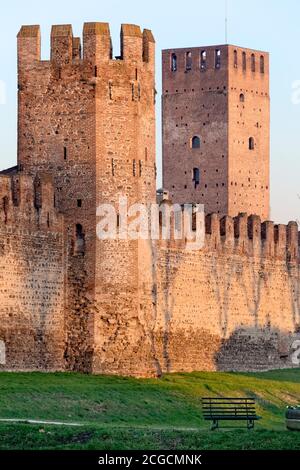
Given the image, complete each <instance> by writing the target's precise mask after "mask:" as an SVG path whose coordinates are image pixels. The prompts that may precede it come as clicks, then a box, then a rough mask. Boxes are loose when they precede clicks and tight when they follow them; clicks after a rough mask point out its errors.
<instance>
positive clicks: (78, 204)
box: [77, 199, 82, 207]
mask: <svg viewBox="0 0 300 470" xmlns="http://www.w3.org/2000/svg"><path fill="white" fill-rule="evenodd" d="M77 207H82V200H81V199H77Z"/></svg>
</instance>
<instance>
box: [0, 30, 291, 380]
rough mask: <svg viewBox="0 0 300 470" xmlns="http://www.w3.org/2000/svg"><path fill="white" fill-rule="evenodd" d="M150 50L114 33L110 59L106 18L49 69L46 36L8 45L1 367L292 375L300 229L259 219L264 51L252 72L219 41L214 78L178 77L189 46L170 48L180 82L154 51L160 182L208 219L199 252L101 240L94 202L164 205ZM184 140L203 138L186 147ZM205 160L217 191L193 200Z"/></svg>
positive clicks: (178, 244) (263, 188)
mask: <svg viewBox="0 0 300 470" xmlns="http://www.w3.org/2000/svg"><path fill="white" fill-rule="evenodd" d="M154 48H155V43H154V38H153V36H152V33H151V31H149V30H144V31H143V32H142V31H141V30H140V28H139V27H138V26H135V25H122V28H121V56H120V57H117V58H113V52H112V44H111V38H110V32H109V25H108V24H107V23H85V25H84V28H83V44H82V48H81V38H74V37H73V33H72V27H71V25H59V26H53V27H52V32H51V58H50V60H49V61H42V60H41V56H40V29H39V26H23V27H22V28H21V30H20V32H19V34H18V90H19V91H18V165H17V167H15V168H13V169H8V170H6V171H4V172H2V175H0V192H1V194H0V196H1V201H2V202H1V207H0V212H1V222H0V233H1V244H0V269H1V271H0V273H1V274H0V275H1V290H0V299H1V302H0V319H1V322H0V323H1V327H0V369H2V370H4V369H5V370H75V371H84V372H92V373H112V374H121V375H135V376H159V375H161V374H162V373H163V372H166V371H191V370H217V369H220V370H230V369H234V370H258V369H259V370H260V369H271V368H274V367H286V366H290V365H291V346H292V342H293V340H294V339H295V338H297V334H298V332H299V331H300V316H299V254H298V227H297V225H296V224H295V223H291V224H289V225H288V226H281V225H279V226H275V227H274V224H272V222H264V223H262V222H261V220H262V221H264V220H266V219H267V218H268V215H269V199H268V198H269V182H268V179H269V95H268V90H269V88H268V87H269V85H268V74H269V69H268V55H267V54H266V53H263V55H264V60H265V62H264V67H265V68H264V73H261V72H260V70H259V69H257V70H256V72H255V73H254V72H251V51H247V57H248V59H247V60H248V63H247V71H242V70H241V69H240V65H239V64H240V61H241V57H242V53H243V51H244V50H243V49H241V48H234V47H233V46H222V47H221V46H220V51H221V60H222V62H221V66H220V68H219V69H218V71H216V70H214V69H213V68H214V67H213V66H214V64H213V63H212V60H213V59H212V57H214V56H213V53H215V50H216V48H206V49H207V65H206V66H207V70H206V71H205V72H201V71H199V70H198V71H196V70H194V69H191V70H189V71H188V73H186V74H184V72H183V71H182V70H181V69H182V67H185V66H186V65H185V62H184V58H185V57H186V53H187V52H190V51H191V52H192V54H193V55H192V57H194V56H195V55H196V54H198V53H199V49H198V48H197V49H196V48H194V49H191V50H184V51H182V50H177V56H178V57H177V60H178V62H177V64H178V70H177V72H176V73H177V75H176V77H177V78H176V79H175V78H174V75H172V74H173V73H174V72H172V73H171V72H170V71H169V69H168V70H167V68H168V67H170V53H172V51H165V52H164V53H163V67H164V92H163V109H164V119H163V122H164V181H165V184H166V186H167V188H168V186H169V185H171V186H170V187H169V188H168V189H170V192H171V195H172V197H173V199H174V200H175V202H204V203H205V207H206V212H211V211H214V212H216V213H215V214H213V215H207V216H206V223H205V231H206V235H205V244H204V247H203V248H202V249H201V250H196V251H188V250H186V249H185V241H184V240H181V241H174V240H173V241H170V242H154V241H153V242H150V241H146V240H131V241H128V240H101V239H99V238H98V237H97V223H98V222H99V217H98V216H97V208H98V206H99V204H100V203H112V204H114V205H115V207H117V204H118V200H119V197H120V196H126V197H127V198H128V204H129V205H130V204H133V203H137V202H145V203H154V202H155V200H156V195H155V175H156V168H155V94H156V91H155V81H154V77H155V73H154V72H155V71H154V59H155V50H154ZM235 51H237V57H238V67H234V61H235ZM257 54H258V53H257ZM257 57H258V55H257ZM193 64H194V62H193ZM232 64H233V66H232V67H231V65H232ZM258 64H259V62H257V64H256V67H258V66H259V65H258ZM166 67H167V68H166ZM249 67H250V68H249ZM198 74H203V77H204V75H205V76H206V81H205V86H204V85H203V88H204V90H202V86H201V83H198V81H199V77H198ZM171 75H172V76H171ZM176 80H178V90H179V91H176V90H177V88H176V87H177V82H176ZM175 82H176V83H175ZM166 84H168V89H167V88H166ZM199 87H200V88H199ZM182 88H183V90H182ZM241 90H242V91H243V94H244V95H245V96H244V102H243V103H244V104H242V102H241V101H240V94H241ZM199 103H202V104H204V108H203V109H202V108H201V109H200V108H199ZM244 105H245V108H244V107H243V106H244ZM186 106H188V107H187V108H186ZM237 106H238V107H237ZM241 106H242V107H241ZM240 107H241V108H240ZM176 108H178V109H176ZM208 108H209V109H208ZM259 109H261V111H258V110H259ZM258 112H259V113H261V114H260V115H259V116H260V119H259V126H258V127H257V126H256V123H257V119H258V118H257V115H258V114H257V113H258ZM203 113H204V114H203ZM240 113H242V117H241V119H242V120H241V125H238V124H235V121H237V120H239V119H240ZM208 114H209V115H210V117H209V118H208ZM181 117H182V119H181ZM177 122H179V123H180V126H178V128H177V127H176V123H177ZM199 122H200V123H202V125H203V124H204V123H205V126H203V128H202V127H201V132H200V130H199ZM243 123H244V124H243ZM204 127H205V132H204V130H203V129H204ZM192 134H195V135H198V134H200V137H201V146H200V149H193V151H191V149H190V148H189V145H187V144H185V143H186V142H187V143H189V142H190V141H189V138H190V137H191V136H192ZM248 135H249V136H250V135H251V136H252V135H253V138H254V144H255V146H254V150H253V151H250V150H248V149H246V146H247V143H248V142H247V141H246V138H248V137H247V136H248ZM204 140H205V143H204ZM173 144H174V147H175V148H174V149H173ZM202 145H203V149H202ZM204 146H205V149H206V150H205V151H204ZM194 150H195V151H196V152H195V153H193V152H194ZM198 150H199V151H200V153H201V152H202V150H203V154H202V155H201V158H198V157H199V155H198V153H199V152H198ZM246 150H247V151H246ZM197 152H198V153H197ZM196 154H197V155H198V156H197V155H196ZM175 156H176V158H175ZM251 158H252V160H250V159H251ZM198 160H199V162H200V163H201V172H202V173H201V174H202V175H204V174H206V176H204V177H203V178H204V180H203V183H204V184H208V183H209V184H208V188H207V192H205V193H204V194H205V196H204V197H202V196H201V197H200V198H198V195H199V194H202V192H201V191H202V189H200V192H199V191H198V189H199V188H198V187H197V188H194V189H193V185H190V186H188V184H189V182H188V179H189V178H190V174H191V171H192V169H193V167H194V166H195V165H196V164H197V165H198V163H197V162H198ZM253 161H255V162H256V165H253ZM200 163H199V165H200ZM216 169H218V172H216ZM254 169H256V170H255V172H254ZM185 171H186V173H187V175H186V179H187V181H186V185H187V188H186V189H187V190H186V191H185V190H184V189H183V188H184V184H185V176H184V172H185ZM205 171H206V173H204V172H205ZM249 171H250V172H251V174H250V173H249ZM253 172H254V173H253ZM188 174H189V176H188ZM205 178H207V183H205V181H206V179H205ZM249 178H250V181H249ZM201 181H202V180H201ZM173 182H174V185H175V189H176V190H175V191H172V186H173ZM222 182H224V186H223V185H222ZM231 182H232V183H233V184H231ZM201 184H202V183H201ZM217 184H218V186H216V185H217ZM200 186H201V185H200ZM216 188H219V189H218V190H216ZM240 212H243V213H244V212H248V213H249V214H251V213H255V214H258V215H259V216H261V219H260V218H259V217H258V216H251V217H248V216H247V215H245V214H240V215H238V214H239V213H240ZM230 216H234V218H232V217H230ZM3 349H4V350H3Z"/></svg>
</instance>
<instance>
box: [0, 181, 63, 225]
mask: <svg viewBox="0 0 300 470" xmlns="http://www.w3.org/2000/svg"><path fill="white" fill-rule="evenodd" d="M0 225H1V227H3V226H7V227H8V228H9V227H12V228H13V229H15V228H17V227H19V228H21V229H23V228H24V229H30V230H33V231H34V230H46V231H62V228H63V216H62V215H61V214H59V213H58V211H57V209H56V208H55V201H54V189H53V182H52V178H51V176H49V175H47V174H42V175H40V176H39V178H36V179H35V181H33V179H32V177H31V176H29V175H25V174H20V173H19V174H16V175H13V176H8V175H0Z"/></svg>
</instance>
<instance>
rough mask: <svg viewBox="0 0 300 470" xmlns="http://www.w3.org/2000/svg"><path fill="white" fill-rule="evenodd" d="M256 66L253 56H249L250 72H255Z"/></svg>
mask: <svg viewBox="0 0 300 470" xmlns="http://www.w3.org/2000/svg"><path fill="white" fill-rule="evenodd" d="M255 68H256V64H255V55H254V54H251V72H255Z"/></svg>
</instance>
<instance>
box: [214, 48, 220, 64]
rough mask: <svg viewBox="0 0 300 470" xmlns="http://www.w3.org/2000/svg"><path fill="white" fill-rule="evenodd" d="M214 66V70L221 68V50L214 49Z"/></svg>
mask: <svg viewBox="0 0 300 470" xmlns="http://www.w3.org/2000/svg"><path fill="white" fill-rule="evenodd" d="M215 54H216V55H215V66H216V69H219V68H221V50H220V49H216V53H215Z"/></svg>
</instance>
